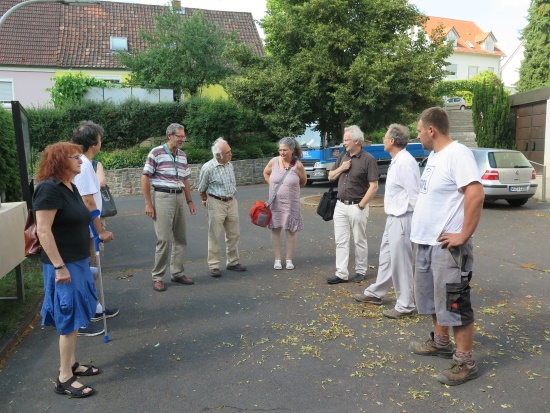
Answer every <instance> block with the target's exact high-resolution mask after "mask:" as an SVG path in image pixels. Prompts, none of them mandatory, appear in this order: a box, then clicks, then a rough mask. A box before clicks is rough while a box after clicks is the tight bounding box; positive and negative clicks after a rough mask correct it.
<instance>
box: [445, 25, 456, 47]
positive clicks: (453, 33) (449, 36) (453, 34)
mask: <svg viewBox="0 0 550 413" xmlns="http://www.w3.org/2000/svg"><path fill="white" fill-rule="evenodd" d="M457 39H458V33H457V32H456V30H455V29H454V28H453V29H451V30H450V31H449V33H447V41H448V42H452V44H453V47H456V46H457Z"/></svg>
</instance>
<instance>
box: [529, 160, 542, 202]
mask: <svg viewBox="0 0 550 413" xmlns="http://www.w3.org/2000/svg"><path fill="white" fill-rule="evenodd" d="M529 162H531V164H532V165H537V166H541V167H542V202H546V165H544V164H542V163H538V162H535V161H529ZM536 170H537V168H535V171H536Z"/></svg>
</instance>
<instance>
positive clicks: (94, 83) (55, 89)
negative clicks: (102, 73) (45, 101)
mask: <svg viewBox="0 0 550 413" xmlns="http://www.w3.org/2000/svg"><path fill="white" fill-rule="evenodd" d="M51 80H53V81H54V85H53V86H52V87H51V88H48V89H46V91H48V92H50V93H51V101H52V102H53V104H54V106H55V107H56V108H63V107H69V106H71V105H73V104H75V103H76V102H80V101H81V100H82V98H83V97H84V95H85V94H86V92H87V91H88V90H89V89H90V88H91V87H113V84H112V83H109V82H106V81H104V80H101V79H96V78H94V77H91V76H90V75H88V74H85V73H82V72H78V73H70V72H67V73H63V74H62V75H59V76H54V77H53V78H52V79H51Z"/></svg>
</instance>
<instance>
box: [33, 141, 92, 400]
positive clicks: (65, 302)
mask: <svg viewBox="0 0 550 413" xmlns="http://www.w3.org/2000/svg"><path fill="white" fill-rule="evenodd" d="M81 155H82V148H81V147H80V146H79V145H75V144H72V143H68V142H60V143H55V144H53V145H49V146H48V147H46V149H45V150H44V153H43V155H42V160H41V163H40V166H39V169H38V175H37V178H38V180H39V181H41V183H40V184H39V185H38V186H37V188H36V190H35V193H34V196H33V208H34V210H35V211H36V224H37V234H38V238H39V240H40V244H41V245H42V254H41V260H42V267H43V271H44V303H43V304H42V310H41V312H40V314H41V316H42V325H44V326H53V327H55V328H56V329H57V331H58V332H59V334H60V336H59V357H60V369H59V376H58V377H57V379H56V384H55V392H56V393H59V394H66V395H69V396H71V397H75V398H78V397H88V396H90V395H92V394H93V393H94V389H93V388H92V387H90V386H86V385H84V384H82V383H80V382H79V381H78V380H77V376H94V375H96V374H99V373H100V370H99V369H98V368H97V367H94V366H91V365H83V364H79V363H78V362H77V361H76V356H75V348H76V339H77V332H78V328H79V327H81V326H83V325H86V324H87V323H88V321H89V320H90V318H92V316H93V315H94V314H95V309H96V303H97V292H96V289H95V287H94V279H93V276H92V273H91V272H90V265H89V262H90V229H89V224H90V222H91V220H92V216H91V214H90V211H89V210H88V208H87V207H86V206H85V205H84V202H83V201H82V198H81V197H80V194H79V192H78V189H77V188H76V186H75V185H74V184H73V183H72V182H71V181H72V180H73V178H74V177H75V176H76V175H77V174H79V173H80V165H81V164H82V160H81V159H80V157H81Z"/></svg>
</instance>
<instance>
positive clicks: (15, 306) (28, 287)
mask: <svg viewBox="0 0 550 413" xmlns="http://www.w3.org/2000/svg"><path fill="white" fill-rule="evenodd" d="M23 277H24V283H23V284H24V286H25V301H18V300H0V339H2V338H4V336H6V335H8V334H12V333H14V332H15V331H17V330H18V328H19V325H20V323H21V321H22V320H23V319H24V318H25V317H26V316H27V314H28V312H29V311H30V310H31V309H32V308H34V307H35V306H36V302H37V301H38V300H40V298H41V297H42V294H43V293H44V279H43V277H42V264H41V262H40V260H39V259H29V258H27V259H26V260H25V261H24V262H23ZM16 296H17V285H16V280H15V270H12V271H10V272H9V273H8V274H7V275H6V276H5V277H4V278H1V279H0V297H16Z"/></svg>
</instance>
